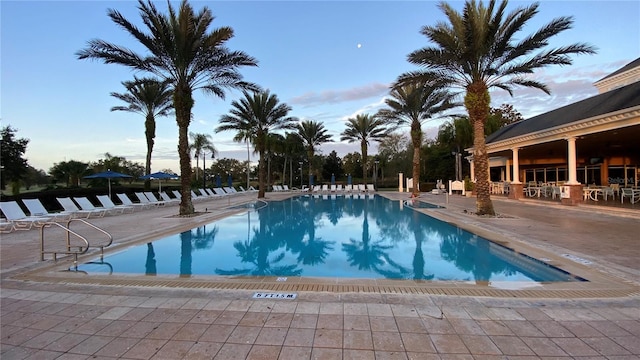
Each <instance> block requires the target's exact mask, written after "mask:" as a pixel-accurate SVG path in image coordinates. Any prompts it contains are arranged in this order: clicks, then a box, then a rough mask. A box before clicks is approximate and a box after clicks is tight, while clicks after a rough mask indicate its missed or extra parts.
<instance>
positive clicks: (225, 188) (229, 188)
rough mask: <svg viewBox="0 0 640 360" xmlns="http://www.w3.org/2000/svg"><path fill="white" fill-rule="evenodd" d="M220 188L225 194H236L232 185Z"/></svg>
mask: <svg viewBox="0 0 640 360" xmlns="http://www.w3.org/2000/svg"><path fill="white" fill-rule="evenodd" d="M222 190H224V191H225V192H226V193H227V194H237V193H238V191H237V190H236V189H235V188H234V187H229V186H223V187H222Z"/></svg>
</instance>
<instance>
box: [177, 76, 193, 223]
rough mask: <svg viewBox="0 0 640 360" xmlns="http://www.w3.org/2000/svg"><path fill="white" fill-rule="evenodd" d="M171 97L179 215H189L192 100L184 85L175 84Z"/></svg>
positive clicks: (191, 206)
mask: <svg viewBox="0 0 640 360" xmlns="http://www.w3.org/2000/svg"><path fill="white" fill-rule="evenodd" d="M173 96H174V97H173V104H174V107H175V112H176V122H177V123H178V155H179V156H180V186H181V193H182V199H181V200H180V215H191V214H193V213H194V212H195V210H194V208H193V203H192V202H191V156H190V154H189V137H188V133H189V123H190V122H191V108H192V107H193V99H192V97H191V91H189V89H188V86H186V85H184V84H177V86H176V89H175V92H174V95H173Z"/></svg>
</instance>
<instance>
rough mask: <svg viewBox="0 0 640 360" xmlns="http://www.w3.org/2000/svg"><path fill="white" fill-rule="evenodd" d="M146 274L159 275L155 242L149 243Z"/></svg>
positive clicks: (145, 265)
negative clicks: (154, 247)
mask: <svg viewBox="0 0 640 360" xmlns="http://www.w3.org/2000/svg"><path fill="white" fill-rule="evenodd" d="M144 269H145V272H144V274H145V275H157V273H158V270H157V268H156V252H155V251H153V243H147V262H146V263H145V264H144Z"/></svg>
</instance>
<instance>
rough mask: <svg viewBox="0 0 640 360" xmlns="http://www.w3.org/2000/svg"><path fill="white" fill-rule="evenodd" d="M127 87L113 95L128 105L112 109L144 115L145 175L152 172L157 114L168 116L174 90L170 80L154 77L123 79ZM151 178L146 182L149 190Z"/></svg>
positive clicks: (123, 83) (146, 187) (112, 94)
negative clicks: (132, 79)
mask: <svg viewBox="0 0 640 360" xmlns="http://www.w3.org/2000/svg"><path fill="white" fill-rule="evenodd" d="M122 85H124V87H125V88H126V89H127V92H125V93H116V92H112V93H111V96H113V97H115V98H116V99H119V100H122V101H123V102H125V103H127V106H114V107H112V108H111V111H127V112H132V113H138V114H141V115H142V116H144V135H145V137H146V139H147V157H146V161H145V175H148V174H151V153H152V151H153V144H154V139H155V138H156V116H168V115H169V114H170V112H171V109H172V108H173V92H172V91H171V84H170V83H169V82H168V81H158V80H157V79H153V78H142V79H138V78H137V77H134V81H123V82H122ZM150 186H151V180H147V181H145V183H144V187H145V189H147V190H149V188H150Z"/></svg>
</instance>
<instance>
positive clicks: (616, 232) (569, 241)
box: [0, 192, 640, 360]
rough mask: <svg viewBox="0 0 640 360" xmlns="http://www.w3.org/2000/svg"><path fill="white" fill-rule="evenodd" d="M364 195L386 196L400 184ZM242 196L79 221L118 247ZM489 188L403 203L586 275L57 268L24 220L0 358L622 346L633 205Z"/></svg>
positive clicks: (629, 334)
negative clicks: (491, 277)
mask: <svg viewBox="0 0 640 360" xmlns="http://www.w3.org/2000/svg"><path fill="white" fill-rule="evenodd" d="M380 194H381V195H383V196H386V197H388V198H390V199H396V200H399V201H398V205H399V206H400V204H401V203H402V202H403V201H402V200H406V199H408V194H406V193H395V192H382V193H380ZM287 196H290V194H286V193H269V194H267V197H268V198H269V199H273V200H275V199H279V198H283V197H287ZM255 197H256V195H255V194H251V195H238V196H234V197H229V198H224V199H215V200H210V201H204V202H198V203H195V204H194V205H195V206H196V210H197V211H198V212H199V213H200V215H199V216H195V217H191V218H181V217H177V216H175V215H176V214H177V212H178V210H177V207H176V206H167V207H165V208H155V209H149V210H142V211H136V212H135V213H133V214H122V215H112V216H105V217H104V218H96V219H91V220H90V222H91V223H93V224H95V225H97V226H99V227H102V228H104V229H106V230H107V231H108V232H109V233H111V234H112V235H113V237H114V245H113V247H114V248H118V247H120V246H124V245H126V244H131V243H133V242H140V241H146V240H150V239H154V238H157V237H161V236H164V235H167V234H170V233H176V232H178V231H182V230H186V229H189V228H192V227H194V226H198V225H200V224H203V223H207V222H209V221H211V220H213V219H216V218H219V217H222V216H226V215H228V214H230V213H232V212H234V211H237V210H232V209H229V207H230V206H232V205H234V204H241V203H244V202H247V201H252V200H255ZM493 199H494V206H495V209H496V212H497V213H498V214H499V215H500V216H499V217H496V218H483V217H478V216H475V215H473V214H472V213H473V211H474V210H475V198H466V197H462V196H449V197H447V196H446V195H444V194H442V195H431V194H425V195H422V196H421V197H420V199H419V200H420V201H426V202H429V203H432V204H438V205H442V206H444V208H441V209H424V208H421V209H419V210H418V211H421V212H424V213H426V214H428V215H430V216H433V217H436V218H438V219H441V220H443V221H447V222H451V223H453V224H456V225H458V226H460V227H462V228H464V229H466V230H471V231H473V232H475V233H477V234H479V235H481V236H483V237H485V238H488V239H490V240H492V241H496V242H498V243H501V244H503V245H505V246H507V247H509V248H512V249H514V250H516V251H518V252H523V253H525V254H528V255H531V256H534V257H536V258H538V259H545V261H548V262H549V263H551V264H553V265H555V266H558V267H560V268H563V269H565V270H567V271H569V272H571V273H572V274H575V275H578V276H582V277H585V278H587V279H588V280H589V282H586V283H565V284H540V285H538V286H536V287H533V288H530V287H524V286H523V287H516V288H514V287H508V286H506V285H507V284H469V283H447V282H425V281H390V280H385V281H361V282H353V281H340V280H337V279H305V278H300V279H287V281H286V282H282V281H278V280H282V279H270V278H264V279H233V280H225V279H219V278H215V277H211V278H209V277H194V278H191V279H178V278H175V277H173V278H172V277H161V276H158V277H136V276H124V277H112V278H109V277H107V276H97V277H96V276H91V277H89V276H85V275H82V274H78V273H70V272H60V269H61V268H62V267H69V265H70V264H71V263H70V260H69V259H59V260H58V261H57V263H56V262H54V261H52V260H51V256H50V255H47V260H46V261H44V262H41V261H39V260H40V254H39V246H40V245H39V238H40V232H39V230H35V229H33V230H29V231H18V232H13V233H11V234H2V235H0V236H1V238H0V239H1V240H0V246H1V250H2V251H0V275H1V283H0V323H1V329H0V336H1V339H2V340H1V342H0V346H1V348H0V358H2V359H3V360H5V359H113V358H121V359H183V358H184V359H212V358H213V359H225V360H226V359H270V360H271V359H293V360H298V359H572V358H578V359H638V358H639V357H640V341H639V340H640V260H639V259H640V210H635V209H617V208H613V209H610V208H607V209H603V208H602V207H597V206H589V205H582V206H577V207H570V206H563V205H557V204H549V203H548V202H541V201H536V200H519V201H516V200H508V199H503V198H493ZM403 205H404V204H403ZM49 233H51V238H52V239H56V235H57V234H56V232H55V230H53V229H52V230H49V229H46V234H49ZM95 254H96V253H95V252H93V256H95ZM256 292H277V293H295V294H296V295H297V297H296V298H295V299H294V300H288V299H253V298H252V297H253V295H254V293H256Z"/></svg>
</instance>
